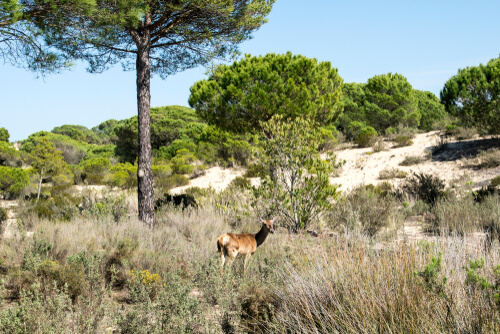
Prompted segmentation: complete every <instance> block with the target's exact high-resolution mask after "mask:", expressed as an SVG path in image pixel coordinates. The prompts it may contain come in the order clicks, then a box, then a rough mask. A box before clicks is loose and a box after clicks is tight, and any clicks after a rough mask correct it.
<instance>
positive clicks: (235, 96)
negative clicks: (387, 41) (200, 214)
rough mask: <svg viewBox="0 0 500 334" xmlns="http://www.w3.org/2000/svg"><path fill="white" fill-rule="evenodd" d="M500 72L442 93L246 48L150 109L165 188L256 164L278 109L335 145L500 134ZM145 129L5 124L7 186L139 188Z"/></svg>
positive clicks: (478, 74) (454, 81)
mask: <svg viewBox="0 0 500 334" xmlns="http://www.w3.org/2000/svg"><path fill="white" fill-rule="evenodd" d="M499 73H500V61H499V59H493V60H491V61H490V62H489V63H488V64H487V65H480V66H479V67H470V68H467V69H464V70H459V72H458V74H457V75H456V76H454V77H452V78H451V79H450V80H449V81H448V82H447V83H446V84H445V86H444V88H443V91H442V92H441V100H440V99H438V98H437V97H436V96H435V95H434V94H432V93H431V92H423V91H419V90H416V89H413V87H412V86H411V84H410V83H409V82H408V81H407V79H406V78H405V77H404V76H402V75H400V74H397V73H396V74H392V73H388V74H383V75H377V76H374V77H372V78H370V79H368V81H367V82H366V83H343V79H342V78H341V77H340V76H339V74H338V71H337V69H335V68H333V67H332V66H331V64H330V63H329V62H318V61H317V60H316V59H310V58H306V57H304V56H300V55H292V54H291V53H287V54H283V55H276V54H268V55H266V56H259V57H252V56H249V55H247V56H246V57H245V58H243V59H241V60H240V61H238V62H234V63H233V64H231V65H220V66H218V67H216V68H215V69H214V70H213V71H212V73H211V74H210V75H209V77H208V78H207V79H206V80H201V81H199V82H196V83H195V84H194V85H193V86H192V87H191V96H190V99H189V104H190V105H191V106H192V107H193V109H191V108H187V107H181V106H167V107H160V108H152V109H151V145H152V150H153V173H154V177H155V179H154V182H155V186H156V187H157V189H158V188H159V189H160V190H161V191H163V190H168V189H169V188H171V187H175V186H179V185H185V184H187V183H188V182H189V181H188V179H189V177H194V176H196V175H198V174H199V173H202V172H203V169H205V168H206V167H207V166H210V165H214V164H218V165H222V166H235V165H243V166H246V165H248V164H249V163H252V164H253V163H254V162H256V161H258V160H259V156H260V155H261V154H262V152H263V145H262V142H263V140H265V139H270V138H272V137H273V134H272V133H269V132H266V130H265V126H264V125H265V123H266V122H267V121H269V120H270V119H272V118H273V117H274V116H276V115H279V116H280V117H282V119H283V120H284V121H285V122H289V121H290V120H293V119H295V118H303V119H307V120H308V121H310V124H311V126H313V127H317V129H318V130H319V131H318V132H317V133H318V138H317V140H316V141H315V143H314V145H316V146H317V147H316V148H317V149H319V150H328V149H331V148H332V147H334V146H335V144H336V143H337V142H338V141H339V140H352V141H355V142H356V143H357V144H359V145H360V146H366V145H368V144H370V143H371V142H372V139H373V138H375V137H376V136H378V135H389V136H391V135H394V134H398V133H403V132H404V131H406V132H408V129H410V130H411V131H417V130H423V131H429V130H432V129H444V128H445V127H446V128H448V129H451V128H453V127H455V126H456V125H457V124H458V125H460V124H462V125H464V126H475V127H477V128H478V129H479V130H480V131H482V132H483V133H498V132H499V126H498V119H500V115H499V111H498V110H499V108H498V107H496V106H497V105H498V96H499V91H500V88H499V86H500V84H499V81H500V74H499ZM137 128H138V126H137V116H134V117H131V118H129V119H125V120H120V121H117V120H108V121H105V122H103V123H101V124H99V125H97V126H96V127H94V128H92V129H88V128H86V127H84V126H80V125H63V126H60V127H56V128H54V129H53V130H52V131H51V132H45V131H41V132H37V133H34V134H32V135H30V136H29V137H28V138H27V139H25V140H23V141H21V142H20V143H18V149H16V148H14V147H13V145H12V144H9V143H8V141H9V133H8V131H7V130H6V129H5V128H0V195H2V196H3V197H4V198H17V197H19V196H20V195H23V194H24V195H27V194H29V193H34V192H38V194H37V197H39V196H40V195H39V193H40V191H41V186H42V185H43V184H46V183H49V182H50V183H51V184H52V185H61V186H62V185H73V184H104V185H109V186H115V187H122V188H132V187H135V186H136V185H137V178H136V173H137V163H136V161H137V152H138V139H137V138H138V129H137ZM403 139H405V138H403ZM44 161H45V163H44ZM49 162H50V163H49ZM161 191H160V192H161ZM42 194H43V192H42Z"/></svg>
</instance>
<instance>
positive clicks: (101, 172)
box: [80, 158, 111, 184]
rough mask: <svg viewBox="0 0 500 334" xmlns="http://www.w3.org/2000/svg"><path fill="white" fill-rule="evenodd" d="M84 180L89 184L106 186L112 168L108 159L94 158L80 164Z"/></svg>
mask: <svg viewBox="0 0 500 334" xmlns="http://www.w3.org/2000/svg"><path fill="white" fill-rule="evenodd" d="M80 168H81V169H82V180H83V181H85V182H87V183H88V184H104V183H105V177H106V175H107V174H108V172H109V170H110V168H111V162H109V159H107V158H92V159H89V160H85V161H82V162H81V163H80Z"/></svg>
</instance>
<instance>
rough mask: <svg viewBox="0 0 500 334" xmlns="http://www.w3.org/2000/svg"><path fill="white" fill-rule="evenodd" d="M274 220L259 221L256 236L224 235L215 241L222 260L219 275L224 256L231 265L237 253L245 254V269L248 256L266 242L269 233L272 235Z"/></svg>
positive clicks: (242, 234)
mask: <svg viewBox="0 0 500 334" xmlns="http://www.w3.org/2000/svg"><path fill="white" fill-rule="evenodd" d="M275 220H276V218H274V219H272V220H263V219H260V221H261V222H262V228H261V229H260V231H259V232H257V233H256V234H251V233H241V234H234V233H226V234H223V235H221V236H220V237H219V238H218V239H217V250H218V251H219V253H220V256H221V260H222V267H221V270H220V272H221V275H222V273H223V270H224V265H225V263H226V256H227V257H228V261H227V263H232V262H233V261H234V259H235V258H236V256H237V255H238V254H239V253H241V254H246V257H245V263H244V269H246V266H247V262H248V260H249V259H250V256H251V255H252V254H253V253H254V252H255V251H256V250H257V247H259V246H260V245H261V244H262V243H263V242H264V241H265V240H266V238H267V235H268V234H269V233H274V226H273V224H274V221H275Z"/></svg>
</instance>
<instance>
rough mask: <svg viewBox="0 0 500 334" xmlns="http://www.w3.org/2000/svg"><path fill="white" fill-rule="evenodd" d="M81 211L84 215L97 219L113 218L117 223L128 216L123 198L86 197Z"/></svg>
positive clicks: (83, 199) (80, 207) (82, 202)
mask: <svg viewBox="0 0 500 334" xmlns="http://www.w3.org/2000/svg"><path fill="white" fill-rule="evenodd" d="M79 209H80V212H81V213H82V214H86V215H90V216H91V217H95V218H106V217H112V218H113V220H114V221H115V222H119V221H120V220H122V219H123V218H124V217H126V215H127V205H126V203H125V197H123V196H104V197H102V198H95V197H91V196H84V197H83V198H82V200H81V204H80V206H79Z"/></svg>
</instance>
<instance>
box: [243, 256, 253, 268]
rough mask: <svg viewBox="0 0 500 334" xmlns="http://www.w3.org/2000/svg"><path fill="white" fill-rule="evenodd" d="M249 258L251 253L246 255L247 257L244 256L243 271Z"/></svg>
mask: <svg viewBox="0 0 500 334" xmlns="http://www.w3.org/2000/svg"><path fill="white" fill-rule="evenodd" d="M251 256H252V253H247V255H246V256H245V262H244V263H243V271H246V270H247V263H248V260H250V257H251Z"/></svg>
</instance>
